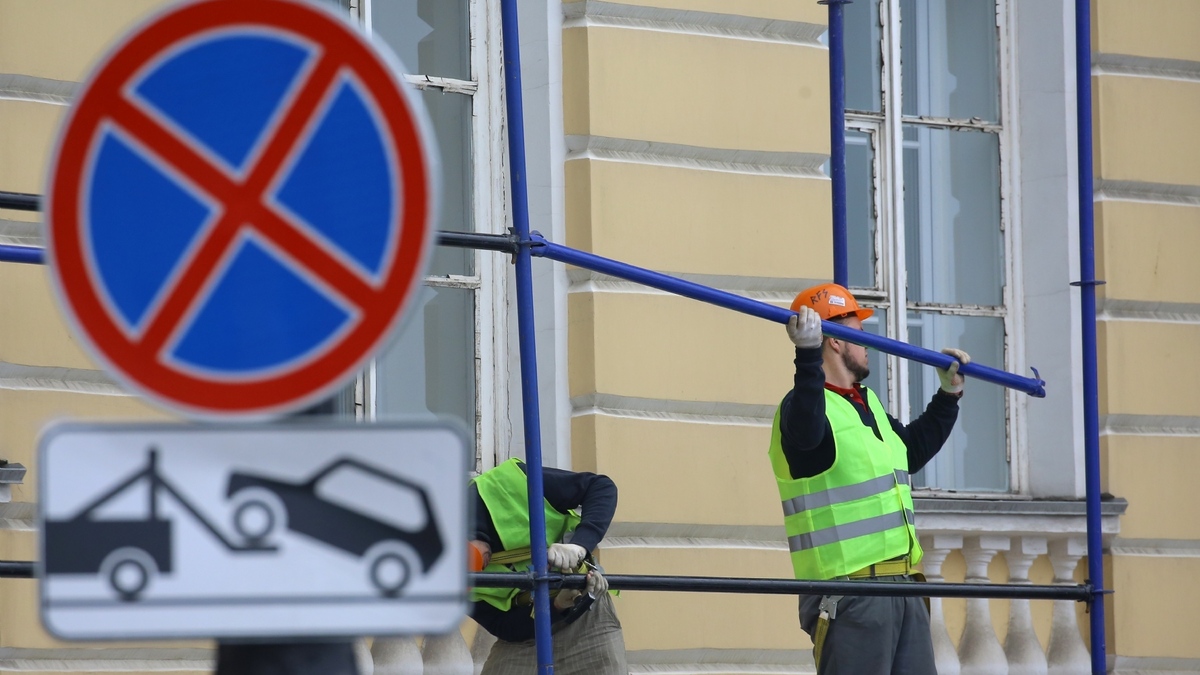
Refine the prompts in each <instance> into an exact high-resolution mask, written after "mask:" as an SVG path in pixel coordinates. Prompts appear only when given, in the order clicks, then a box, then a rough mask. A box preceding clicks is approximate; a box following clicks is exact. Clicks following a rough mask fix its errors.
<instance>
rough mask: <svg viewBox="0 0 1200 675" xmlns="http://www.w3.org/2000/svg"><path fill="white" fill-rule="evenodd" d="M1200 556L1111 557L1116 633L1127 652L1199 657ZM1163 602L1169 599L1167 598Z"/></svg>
mask: <svg viewBox="0 0 1200 675" xmlns="http://www.w3.org/2000/svg"><path fill="white" fill-rule="evenodd" d="M1197 575H1200V558H1194V557H1192V558H1176V557H1160V556H1116V557H1115V558H1113V587H1114V588H1115V589H1117V594H1116V595H1115V596H1114V603H1115V607H1116V611H1115V612H1114V622H1115V626H1114V634H1115V639H1116V640H1118V641H1119V642H1118V652H1117V653H1119V654H1121V655H1124V656H1158V657H1170V658H1190V659H1195V658H1200V641H1197V640H1196V637H1195V636H1196V626H1197V625H1200V584H1197V583H1195V582H1194V581H1192V580H1193V579H1194V578H1195V577H1196V576H1197ZM1164 603H1165V604H1164Z"/></svg>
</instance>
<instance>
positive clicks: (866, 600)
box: [800, 576, 937, 675]
mask: <svg viewBox="0 0 1200 675" xmlns="http://www.w3.org/2000/svg"><path fill="white" fill-rule="evenodd" d="M906 579H907V577H903V576H895V577H879V578H878V579H876V581H904V580H906ZM820 604H821V596H819V595H802V596H800V627H801V628H803V629H804V632H806V633H808V634H809V636H815V635H816V631H817V616H818V614H819V610H818V608H817V606H818V605H820ZM817 675H937V667H936V666H935V665H934V663H933V639H932V638H931V637H930V633H929V610H928V609H927V608H926V607H925V601H924V600H922V599H921V598H892V597H867V596H856V595H847V596H845V597H843V598H842V599H841V600H840V601H839V602H838V606H837V618H835V619H834V620H833V621H830V622H829V630H828V632H827V633H826V635H825V645H824V647H822V654H821V663H818V664H817Z"/></svg>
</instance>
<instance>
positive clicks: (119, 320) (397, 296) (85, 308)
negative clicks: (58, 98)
mask: <svg viewBox="0 0 1200 675" xmlns="http://www.w3.org/2000/svg"><path fill="white" fill-rule="evenodd" d="M392 58H393V57H391V56H388V55H386V52H381V51H378V48H377V47H375V46H373V45H372V44H370V43H369V42H367V41H366V40H365V39H364V38H363V36H362V35H360V34H359V33H358V32H357V30H356V29H355V28H354V27H353V26H351V25H350V24H349V23H348V22H346V21H343V20H341V19H340V18H339V17H336V16H334V15H332V14H329V13H327V12H326V11H325V10H324V9H321V8H320V7H317V6H315V3H308V4H306V3H300V2H292V1H289V0H253V1H247V0H203V1H200V2H192V3H186V4H183V5H180V6H176V7H173V8H171V9H169V10H167V11H165V12H164V13H162V14H160V15H158V16H156V17H155V18H153V19H151V20H150V21H149V22H147V23H146V24H144V25H143V26H142V27H141V28H139V29H137V30H135V31H134V32H133V33H131V34H130V35H129V36H128V37H127V38H126V39H125V40H124V41H123V42H122V43H121V44H120V45H118V46H117V47H116V48H115V49H114V50H113V51H112V52H111V53H110V54H109V55H108V56H107V58H106V59H104V61H103V62H102V63H101V64H100V65H99V66H98V68H97V69H96V71H95V72H94V74H93V75H92V76H91V77H90V78H89V80H88V81H87V82H86V83H85V85H84V87H83V90H82V92H81V94H80V96H79V97H78V99H77V102H76V104H75V106H74V108H73V109H72V111H71V113H70V115H69V117H68V119H67V121H66V123H65V125H64V128H63V131H62V132H61V134H60V137H59V141H58V147H57V152H56V157H55V162H54V165H53V167H52V170H51V174H50V180H49V181H48V184H49V194H48V199H47V207H48V208H47V224H48V253H49V262H50V263H51V269H52V276H53V278H54V281H55V286H56V289H57V292H58V295H59V298H60V300H61V302H62V306H63V307H64V309H65V312H66V314H67V316H68V317H69V320H70V321H71V323H72V324H73V325H74V327H75V328H76V329H77V332H78V334H79V335H80V336H82V338H83V342H84V343H85V345H86V346H87V347H88V348H89V349H90V351H91V352H92V354H93V355H94V356H95V357H96V358H98V359H99V360H100V361H101V362H102V363H103V364H104V365H105V366H106V367H107V368H108V369H109V370H110V371H111V372H112V373H114V375H116V376H117V377H118V379H120V380H121V381H122V382H124V383H125V384H127V385H129V386H130V387H132V388H133V389H135V390H137V391H139V392H140V393H143V394H145V395H147V396H149V397H150V398H152V399H154V400H156V401H158V402H160V403H162V404H164V405H166V406H167V407H170V408H172V409H175V410H178V411H181V412H184V413H188V414H192V415H196V416H201V417H229V416H242V417H267V416H271V415H276V414H281V413H284V412H288V411H290V410H294V409H297V408H300V407H302V406H304V405H306V404H308V403H311V402H313V401H315V400H317V399H319V398H320V397H322V396H324V395H327V394H328V393H329V392H330V391H331V390H333V389H335V388H336V387H338V386H339V385H341V384H342V383H344V382H345V380H346V379H347V378H348V377H350V376H351V375H352V373H354V372H355V370H356V369H357V368H359V367H360V366H361V364H362V363H363V361H365V360H366V359H367V358H369V357H370V356H371V354H373V353H374V352H375V351H376V350H377V349H378V348H379V347H380V346H381V345H382V343H383V342H384V341H385V340H386V338H387V337H388V336H389V335H390V333H391V332H392V330H394V328H395V326H396V324H397V322H398V320H399V318H400V316H401V314H402V313H403V311H404V309H405V308H406V307H407V305H408V304H409V301H410V300H411V299H412V297H413V296H414V295H415V292H416V291H417V290H418V287H419V285H420V283H421V278H422V275H423V273H424V267H425V262H426V259H427V257H428V250H429V247H430V244H431V242H432V240H433V223H434V210H435V204H436V202H437V199H436V186H435V175H436V171H435V168H436V160H435V159H434V157H433V150H432V148H433V144H432V141H431V135H430V133H429V132H428V131H427V129H428V125H427V124H426V122H425V121H424V112H423V109H422V107H421V106H420V104H419V102H418V101H417V99H416V98H415V96H413V95H412V94H411V90H410V88H409V87H408V86H407V85H405V84H403V83H402V81H401V80H400V79H399V66H398V64H397V63H396V62H394V61H392V60H391V59H392Z"/></svg>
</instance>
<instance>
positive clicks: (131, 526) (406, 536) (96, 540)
mask: <svg viewBox="0 0 1200 675" xmlns="http://www.w3.org/2000/svg"><path fill="white" fill-rule="evenodd" d="M347 474H351V475H353V476H355V477H357V478H358V479H359V480H363V479H366V480H369V481H373V482H375V483H377V484H380V485H383V486H384V489H386V490H388V491H390V492H391V493H394V494H397V495H401V496H408V497H409V502H410V503H412V504H414V505H415V509H414V511H415V514H414V515H415V519H416V525H415V526H414V527H397V526H396V525H394V524H391V523H389V522H385V521H384V520H381V519H380V518H375V517H372V516H371V515H370V513H369V512H368V511H367V510H364V509H361V508H359V509H355V508H354V505H353V501H354V500H353V495H351V499H349V500H347V499H346V495H341V496H338V495H332V497H334V498H330V497H331V496H330V495H327V494H325V492H326V491H324V490H322V488H323V487H324V486H327V485H329V484H330V483H331V482H332V481H333V480H334V479H336V478H338V477H341V476H346V475H347ZM142 482H145V484H146V486H147V489H148V497H147V501H148V503H147V511H146V517H145V518H105V519H101V518H97V517H96V512H97V510H98V509H100V508H101V507H103V506H104V505H106V504H109V503H110V502H112V500H114V499H116V498H117V497H119V496H120V495H122V494H124V493H125V492H126V491H127V490H130V489H132V488H134V487H135V486H137V485H138V484H139V483H142ZM162 492H165V493H166V494H168V495H169V496H170V497H172V498H173V499H174V500H175V502H176V503H177V504H179V505H180V506H182V507H183V509H184V510H185V511H186V512H187V513H188V514H189V515H191V517H192V518H194V519H195V520H196V522H197V523H199V524H200V525H201V526H202V527H203V528H204V529H205V530H206V531H208V533H209V534H211V535H212V536H213V538H214V539H216V540H217V541H218V542H220V543H221V545H222V546H224V547H225V548H226V549H227V550H229V551H232V552H235V553H239V554H240V553H253V552H274V551H279V550H280V545H279V544H277V543H275V542H274V541H273V539H274V537H275V535H277V534H278V533H279V532H280V531H282V530H283V529H285V528H286V529H287V530H288V531H290V532H294V533H298V534H301V535H305V536H307V537H310V538H312V539H314V540H316V541H318V542H321V543H323V544H324V545H326V546H327V547H330V548H333V549H336V550H338V551H341V552H344V553H348V554H350V555H353V556H355V557H358V558H361V559H363V560H365V561H366V567H367V578H368V581H369V582H370V583H371V584H372V586H373V587H374V588H375V590H376V591H377V592H378V593H379V594H380V595H383V596H384V597H388V598H394V597H397V596H399V595H400V592H401V591H402V590H403V589H404V588H405V586H407V585H408V583H409V582H410V581H411V580H412V578H413V575H414V572H415V571H416V570H417V569H420V570H421V571H423V572H428V571H429V569H430V568H431V567H432V565H433V564H434V563H435V562H437V560H438V559H439V558H440V557H441V555H442V553H443V549H444V546H443V542H442V537H441V534H440V532H439V531H438V528H437V523H436V521H435V519H434V518H433V512H432V507H431V505H430V500H429V496H428V494H427V492H426V490H425V489H424V488H422V487H421V486H419V485H417V484H415V483H413V482H411V481H408V480H405V479H404V478H401V477H399V476H395V475H393V474H390V473H388V472H386V471H382V470H380V469H377V468H375V467H372V466H370V465H368V464H364V463H362V462H360V461H358V460H355V459H350V458H340V459H335V460H334V461H332V462H330V463H329V464H328V465H327V466H325V467H324V468H322V469H320V470H318V471H316V472H315V473H314V474H313V475H312V476H311V477H310V478H308V479H307V480H305V481H302V482H300V483H289V482H285V481H280V480H277V479H273V478H268V477H265V476H258V475H253V474H248V473H244V472H233V473H232V474H231V475H230V477H229V480H228V485H227V489H226V497H227V498H228V499H229V500H230V502H231V503H232V504H233V511H232V520H233V522H232V526H233V530H234V531H235V532H236V533H237V534H238V535H239V536H240V537H241V538H242V539H243V541H242V542H235V541H233V540H232V539H231V538H230V537H228V536H226V535H225V534H224V533H222V532H221V530H220V529H218V528H217V527H216V526H215V525H214V524H213V523H212V521H210V520H209V518H208V517H206V516H205V515H204V513H202V512H201V511H200V510H199V509H197V508H196V506H195V505H194V504H193V503H192V501H191V500H190V499H189V498H188V497H187V496H185V495H184V493H183V492H181V491H180V490H179V489H178V488H177V487H176V486H175V485H174V484H172V482H171V481H170V480H168V479H167V477H166V476H164V475H163V473H162V471H161V469H160V467H159V462H158V449H157V448H156V447H154V446H150V447H149V448H148V450H147V460H146V464H145V466H144V467H143V468H141V469H139V470H138V471H136V472H134V473H133V474H131V475H130V476H129V477H127V478H125V479H124V480H122V481H121V482H120V483H118V484H117V485H115V486H113V487H112V488H111V489H109V490H108V491H107V492H105V493H104V494H102V495H100V496H99V497H97V498H96V499H94V500H92V501H91V502H90V503H88V504H87V505H86V506H84V507H83V508H82V509H80V510H79V512H78V513H76V514H75V515H74V516H73V517H71V518H69V519H65V520H52V519H47V520H46V522H45V527H44V530H43V536H44V537H45V549H46V561H47V562H46V564H47V569H46V573H47V574H49V575H54V574H84V575H98V576H99V577H100V578H102V579H104V580H105V581H106V582H107V584H108V585H109V586H110V587H111V588H112V590H113V591H114V592H115V593H116V594H117V597H118V599H120V600H122V601H124V602H134V601H137V600H139V599H140V598H141V597H142V594H143V593H144V592H145V590H146V588H147V587H148V586H149V585H150V582H151V580H152V579H153V578H154V577H156V576H158V575H163V574H170V573H172V572H173V570H174V567H175V561H174V559H173V550H174V549H173V546H172V529H173V525H174V523H173V521H172V520H171V519H168V518H163V517H162V515H161V514H160V509H159V495H160V493H162ZM380 506H387V504H383V505H378V504H377V505H376V507H377V508H376V509H375V510H376V511H378V507H380Z"/></svg>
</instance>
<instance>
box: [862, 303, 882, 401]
mask: <svg viewBox="0 0 1200 675" xmlns="http://www.w3.org/2000/svg"><path fill="white" fill-rule="evenodd" d="M863 330H865V331H867V332H868V333H874V334H875V335H882V336H885V337H886V336H887V310H886V309H880V308H878V307H876V308H875V313H874V314H872V315H871V318H869V319H867V320H866V321H864V322H863ZM867 358H868V359H870V368H871V374H870V375H868V376H867V379H865V380H863V384H865V385H866V386H867V387H868V388H869V389H870V390H871V391H873V392H875V395H876V396H878V397H879V402H880V403H882V404H883V408H884V410H887V407H888V388H887V381H888V355H887V354H884V353H883V352H881V351H879V350H877V349H870V348H868V349H867Z"/></svg>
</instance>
